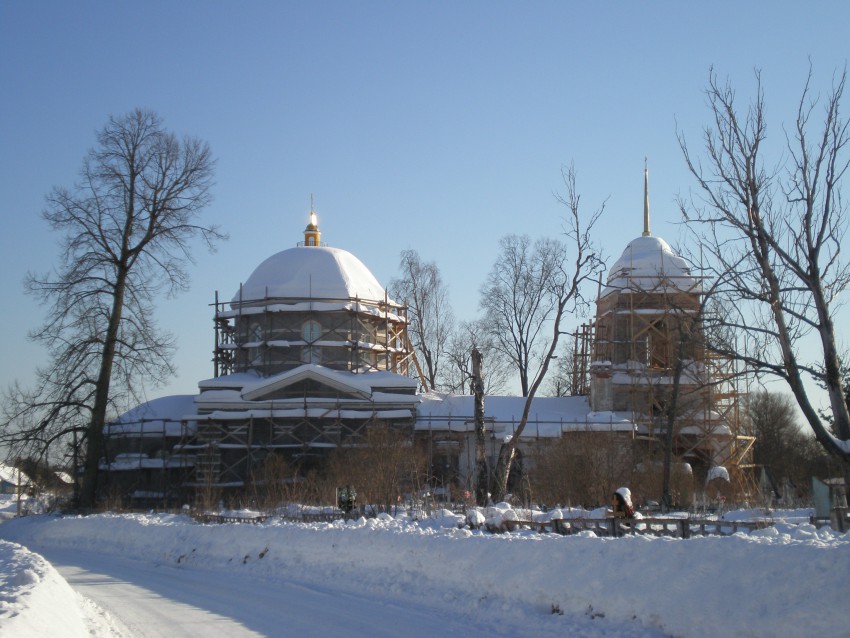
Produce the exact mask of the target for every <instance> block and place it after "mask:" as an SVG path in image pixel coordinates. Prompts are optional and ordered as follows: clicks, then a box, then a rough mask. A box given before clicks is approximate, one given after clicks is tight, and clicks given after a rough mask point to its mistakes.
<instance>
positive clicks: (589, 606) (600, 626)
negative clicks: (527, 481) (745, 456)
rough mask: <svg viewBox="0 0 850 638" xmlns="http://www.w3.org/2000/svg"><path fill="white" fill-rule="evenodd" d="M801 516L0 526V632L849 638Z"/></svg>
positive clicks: (142, 520)
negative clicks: (590, 526) (518, 525)
mask: <svg viewBox="0 0 850 638" xmlns="http://www.w3.org/2000/svg"><path fill="white" fill-rule="evenodd" d="M750 515H751V514H750V513H748V512H738V513H737V514H736V516H737V517H738V518H746V517H748V516H750ZM807 516H808V512H807V511H795V512H779V513H775V517H776V521H777V522H776V524H775V525H774V526H772V527H770V528H768V529H764V530H760V531H757V532H753V533H752V534H749V535H744V534H736V535H734V536H730V537H707V538H690V539H687V540H681V539H670V538H649V537H641V536H637V537H627V538H617V539H611V538H597V537H595V536H593V535H592V534H590V533H585V534H583V535H577V536H570V537H564V536H558V535H554V534H538V533H536V532H531V531H522V532H514V533H510V534H489V533H486V532H480V531H473V530H470V529H461V528H458V527H457V523H458V521H457V519H456V518H453V517H452V516H451V515H446V516H442V517H435V518H432V519H429V520H427V521H420V522H413V521H408V520H400V519H393V518H391V517H389V516H382V517H379V518H377V519H368V520H367V519H360V520H356V521H350V522H343V521H338V522H335V523H315V524H302V523H291V522H284V521H282V520H279V519H276V520H268V521H266V522H265V523H262V524H223V525H202V524H199V523H196V522H194V521H193V520H192V519H191V518H189V517H187V516H178V515H154V514H151V515H129V514H125V515H111V514H101V515H96V516H88V517H79V516H66V517H59V516H49V515H42V516H29V517H23V518H15V519H12V520H8V521H7V522H4V523H2V524H0V539H2V540H0V635H2V636H4V637H5V636H10V637H30V636H54V635H55V636H59V635H61V636H66V637H75V636H91V635H95V636H157V635H169V636H178V635H185V636H193V635H195V636H200V635H216V636H240V635H251V636H258V635H309V636H335V635H348V636H391V635H404V636H434V635H453V634H457V635H464V636H491V635H506V636H539V635H546V634H552V635H572V636H594V637H595V636H634V637H644V638H645V637H657V636H683V637H711V638H716V637H717V636H803V635H809V636H812V635H830V636H846V635H850V627H848V624H847V621H846V616H845V614H844V612H843V609H844V606H845V604H846V585H847V577H848V574H850V537H848V536H847V535H844V534H837V533H835V532H833V531H832V530H830V529H829V528H823V529H820V530H817V529H815V528H814V527H813V526H812V525H809V524H808V523H807V522H806V521H807ZM34 552H37V553H34ZM48 561H50V562H48ZM69 583H70V585H69ZM72 586H73V587H72ZM81 593H82V595H81ZM553 608H555V609H556V610H560V612H562V613H560V614H558V613H554V614H553V613H552V611H553Z"/></svg>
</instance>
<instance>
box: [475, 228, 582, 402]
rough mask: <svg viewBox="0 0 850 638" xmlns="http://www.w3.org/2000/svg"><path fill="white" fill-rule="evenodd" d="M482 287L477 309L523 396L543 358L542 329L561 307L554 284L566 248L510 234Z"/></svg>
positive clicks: (503, 239) (544, 337)
mask: <svg viewBox="0 0 850 638" xmlns="http://www.w3.org/2000/svg"><path fill="white" fill-rule="evenodd" d="M499 244H500V253H499V256H498V258H497V259H496V262H495V263H494V264H493V268H492V269H491V270H490V273H489V274H488V275H487V281H486V282H485V284H484V285H483V286H482V288H481V301H480V303H479V306H480V307H481V310H482V311H483V312H484V321H485V326H486V330H487V332H488V333H489V334H490V336H491V337H492V339H493V343H494V345H495V347H496V348H497V349H498V350H499V351H500V352H501V353H502V354H503V355H504V356H505V357H506V358H507V359H508V360H509V361H511V363H512V364H513V366H514V368H515V370H516V372H517V374H518V375H519V382H520V388H521V391H522V396H524V397H525V396H528V393H529V390H530V387H531V376H532V374H533V371H534V368H535V367H536V366H537V365H539V363H540V361H541V357H542V356H543V354H544V353H545V345H546V344H545V341H546V338H547V336H548V335H547V334H546V332H545V330H544V327H545V325H546V323H547V321H550V320H551V318H552V314H553V312H554V311H555V309H556V308H557V305H558V289H557V286H553V282H554V281H555V280H556V279H557V278H558V276H559V275H560V274H561V273H560V269H561V266H562V264H563V262H564V260H565V258H566V246H564V244H562V243H561V242H559V241H557V240H555V239H551V238H540V239H538V240H536V241H534V242H532V240H531V238H530V237H529V236H528V235H507V236H505V237H503V238H502V239H501V240H500V242H499Z"/></svg>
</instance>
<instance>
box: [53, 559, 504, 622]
mask: <svg viewBox="0 0 850 638" xmlns="http://www.w3.org/2000/svg"><path fill="white" fill-rule="evenodd" d="M44 555H45V557H46V558H48V560H50V561H51V563H52V564H53V566H54V567H56V569H57V570H58V571H59V573H60V574H62V576H64V577H65V579H66V580H67V581H68V583H69V584H70V585H71V586H72V587H73V588H74V589H75V590H77V591H78V592H79V593H81V594H82V595H83V596H85V597H86V598H89V599H91V600H92V601H94V602H95V603H97V605H98V606H100V607H101V608H102V609H103V610H104V611H106V612H107V613H108V614H109V615H110V616H112V617H113V619H114V624H115V626H116V629H117V630H118V631H119V632H120V633H122V634H125V635H127V636H133V637H145V638H148V637H155V636H163V637H165V636H168V637H180V636H187V637H189V636H201V635H207V636H217V637H219V636H221V637H232V638H238V637H243V636H333V635H339V634H342V633H344V634H346V635H350V636H367V635H368V636H398V635H399V634H404V635H407V636H423V637H424V636H429V637H430V636H434V635H435V634H437V635H439V634H440V633H444V632H448V633H451V634H454V633H455V632H462V633H464V634H466V635H470V634H469V629H470V628H469V627H468V626H467V625H466V624H464V623H461V622H459V621H458V619H453V618H450V617H445V614H444V613H441V610H434V609H427V608H415V607H414V608H412V607H411V606H410V605H409V603H407V604H406V605H405V606H403V607H402V606H397V605H393V604H392V603H389V602H388V601H387V600H386V599H381V600H374V599H370V598H366V597H360V596H356V595H352V594H351V593H347V592H340V591H335V590H334V589H333V588H331V587H328V588H316V587H311V586H306V585H299V584H296V583H291V582H285V581H283V582H279V581H267V582H265V583H258V582H257V578H256V577H247V578H246V577H243V576H240V575H230V576H228V578H226V579H223V578H219V577H214V578H210V574H209V573H207V572H205V571H199V570H192V569H180V568H177V567H173V566H167V565H154V564H148V563H142V562H138V561H132V560H124V559H114V558H112V557H104V556H101V555H97V554H90V553H80V552H68V551H62V552H57V551H52V552H51V551H48V552H45V553H44ZM483 629H484V628H482V634H481V635H484V633H483ZM487 634H488V635H492V628H489V629H487ZM472 635H476V634H475V633H474V630H473V634H472Z"/></svg>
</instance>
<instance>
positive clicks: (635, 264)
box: [602, 235, 700, 297]
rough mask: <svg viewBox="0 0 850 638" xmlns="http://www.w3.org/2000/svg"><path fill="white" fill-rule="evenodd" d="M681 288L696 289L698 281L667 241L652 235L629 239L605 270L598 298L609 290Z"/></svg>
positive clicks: (697, 289)
mask: <svg viewBox="0 0 850 638" xmlns="http://www.w3.org/2000/svg"><path fill="white" fill-rule="evenodd" d="M656 290H657V291H659V292H660V291H662V290H684V291H688V292H700V287H699V282H698V280H697V279H696V278H695V277H693V276H692V275H691V270H690V267H689V265H688V262H686V261H685V260H684V259H682V258H681V257H679V255H677V254H676V253H675V252H673V249H672V248H670V244H668V243H667V242H666V241H664V240H663V239H661V238H660V237H653V236H652V235H648V236H642V237H637V238H636V239H633V240H632V241H630V242H629V244H628V246H626V249H625V250H624V251H623V254H622V255H621V256H620V258H619V259H618V260H617V261H616V263H615V264H614V265H613V266H612V267H611V270H609V271H608V282H607V286H606V287H605V288H604V290H603V291H602V297H604V296H606V295H609V294H611V293H612V292H617V291H619V292H631V291H656Z"/></svg>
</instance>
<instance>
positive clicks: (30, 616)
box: [0, 540, 88, 637]
mask: <svg viewBox="0 0 850 638" xmlns="http://www.w3.org/2000/svg"><path fill="white" fill-rule="evenodd" d="M0 565H2V569H0V635H3V636H39V635H41V636H46V635H50V636H69V637H75V636H86V635H88V632H87V631H86V623H85V616H84V614H83V605H82V601H81V600H80V599H79V597H78V596H77V594H76V593H75V592H74V590H72V589H71V587H70V586H69V585H68V583H66V582H65V580H64V579H63V578H62V577H61V576H60V575H59V574H58V573H57V572H56V570H55V569H54V568H53V566H52V565H51V564H50V563H48V562H47V561H46V560H44V558H42V557H41V556H39V555H38V554H34V553H33V552H31V551H29V550H28V549H27V548H26V547H22V546H20V545H18V544H17V543H10V542H7V541H2V540H0Z"/></svg>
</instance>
